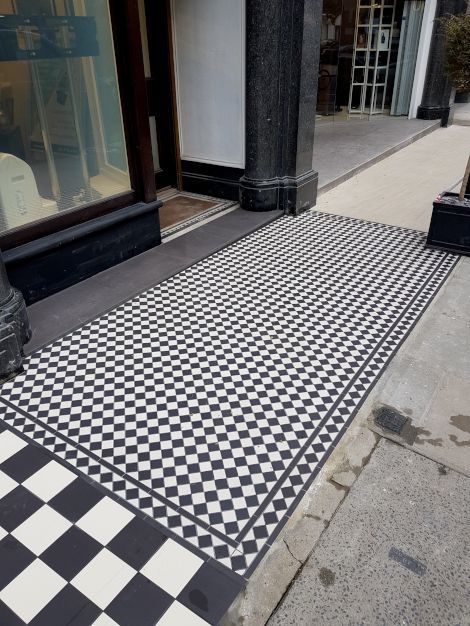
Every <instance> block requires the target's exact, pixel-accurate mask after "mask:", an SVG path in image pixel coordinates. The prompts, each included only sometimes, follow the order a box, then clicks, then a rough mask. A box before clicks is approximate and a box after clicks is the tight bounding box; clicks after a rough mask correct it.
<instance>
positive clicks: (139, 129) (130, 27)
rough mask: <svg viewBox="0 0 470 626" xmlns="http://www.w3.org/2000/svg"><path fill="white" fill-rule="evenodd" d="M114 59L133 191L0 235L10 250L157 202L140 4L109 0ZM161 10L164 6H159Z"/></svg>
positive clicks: (1, 243) (3, 246) (0, 243)
mask: <svg viewBox="0 0 470 626" xmlns="http://www.w3.org/2000/svg"><path fill="white" fill-rule="evenodd" d="M108 1H109V9H110V14H111V25H112V30H113V40H114V48H115V55H116V68H117V77H118V83H119V92H120V97H121V107H122V117H123V124H124V133H125V140H126V147H127V159H128V163H129V174H130V181H131V190H130V191H128V192H125V193H122V194H118V195H116V196H112V197H110V198H106V199H104V200H99V201H96V202H92V203H89V204H87V205H85V206H82V207H77V208H76V209H70V210H68V211H64V212H63V213H58V214H56V215H53V216H50V217H46V218H43V219H41V220H38V221H36V222H31V223H30V224H26V225H24V226H22V227H19V228H15V229H12V230H10V231H7V232H6V233H3V234H1V235H0V248H1V249H2V250H7V249H10V248H13V247H15V246H17V245H20V244H23V243H27V242H29V241H32V240H34V239H38V238H39V237H43V236H45V235H48V234H51V233H55V232H58V231H60V230H63V229H65V228H68V227H71V226H74V225H77V224H80V223H83V222H86V221H88V220H90V219H92V218H95V217H99V216H101V215H105V214H106V213H110V212H112V211H114V210H117V209H120V208H122V207H125V206H129V205H131V204H133V203H136V202H145V203H149V202H153V201H154V200H156V197H157V194H156V186H155V173H154V167H153V157H152V145H151V140H150V127H149V110H148V104H147V97H146V93H147V90H146V84H145V75H144V63H143V56H142V46H141V39H140V32H141V31H140V22H139V11H138V3H137V0H108ZM155 4H160V2H155Z"/></svg>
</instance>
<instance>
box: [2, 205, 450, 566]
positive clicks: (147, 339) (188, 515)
mask: <svg viewBox="0 0 470 626" xmlns="http://www.w3.org/2000/svg"><path fill="white" fill-rule="evenodd" d="M424 242H425V238H424V235H423V234H422V233H418V232H415V231H411V230H407V229H402V228H397V227H393V226H386V225H382V224H376V223H372V222H363V221H360V220H354V219H350V218H344V217H338V216H332V215H327V214H321V213H318V212H307V213H306V214H304V215H302V216H300V217H296V218H290V217H284V218H282V219H280V220H277V221H276V222H274V223H272V224H270V225H268V226H266V227H264V228H263V229H261V230H259V231H257V232H256V233H254V234H252V235H250V236H249V237H246V238H245V239H243V240H241V241H239V242H237V243H235V244H233V245H231V246H230V247H228V248H226V249H225V250H222V251H221V252H219V253H217V254H215V255H213V256H211V257H209V258H207V259H205V260H204V261H201V262H200V263H197V264H196V265H194V266H192V267H190V268H189V269H187V270H185V271H183V272H181V273H180V274H178V275H176V276H174V277H173V278H171V279H169V280H167V281H165V282H164V283H162V284H160V285H157V286H156V287H154V288H153V289H150V290H149V291H146V292H144V293H142V294H140V295H139V296H137V297H136V298H133V299H132V300H129V301H128V302H126V303H125V304H123V305H121V306H120V307H118V308H116V309H114V310H112V311H110V312H109V313H107V314H105V315H103V316H101V317H100V318H98V319H96V320H94V321H93V322H91V323H89V324H87V325H86V326H83V327H82V328H80V329H79V330H77V331H75V332H73V333H71V334H69V335H67V336H66V337H64V338H63V339H61V340H58V341H56V342H55V343H53V344H51V345H50V346H48V347H46V348H44V349H42V350H41V351H39V352H37V353H35V354H34V355H32V356H31V357H29V358H28V359H27V361H26V371H25V373H24V374H22V375H20V376H18V377H17V378H16V379H15V380H14V381H12V382H10V383H7V384H6V385H4V386H3V388H2V400H3V403H4V405H5V406H4V408H3V414H4V415H3V417H4V419H5V420H7V421H9V422H10V423H12V424H13V425H14V426H15V427H16V428H19V429H20V430H21V431H22V432H23V433H24V434H26V435H28V436H30V437H32V438H33V439H35V440H36V441H39V442H40V443H41V444H42V445H44V446H45V447H47V448H48V449H49V450H51V451H52V452H54V453H55V454H58V455H59V456H61V458H63V459H64V460H67V461H68V462H69V463H71V464H72V465H74V466H75V467H77V468H78V469H80V470H81V471H82V472H84V473H85V474H88V475H89V476H91V477H92V478H94V479H95V480H96V481H98V482H100V483H101V484H102V485H103V486H105V487H107V488H108V489H110V490H111V491H113V492H114V493H116V494H117V495H119V496H121V497H122V498H124V499H125V500H127V501H128V502H130V503H131V504H132V505H133V506H135V507H137V508H138V509H140V510H142V511H143V512H144V513H145V514H147V515H150V516H152V517H153V518H154V519H155V520H156V521H158V522H159V523H161V524H162V525H163V526H164V527H166V528H169V529H170V530H171V532H172V533H174V534H175V535H177V536H179V537H181V538H182V539H184V540H185V541H187V542H189V543H190V544H192V546H194V548H196V549H197V550H199V551H202V552H204V553H205V554H206V555H209V556H211V557H213V558H215V559H217V560H219V561H220V562H221V563H222V564H224V565H227V566H228V567H230V568H231V569H232V570H234V571H236V572H238V573H240V574H243V575H249V574H250V572H251V571H252V569H253V568H254V567H255V566H256V564H257V562H258V561H259V558H260V557H261V555H262V554H263V553H264V551H265V550H266V548H267V546H269V545H270V543H271V542H272V541H273V539H274V538H275V535H276V534H277V533H278V532H279V530H280V527H282V523H283V521H285V520H286V519H287V517H288V515H289V514H290V512H291V511H292V509H293V507H295V505H296V504H297V503H298V501H299V499H300V498H301V497H302V495H303V494H304V493H305V489H306V488H307V487H308V485H309V484H310V483H311V481H312V479H313V477H314V476H315V474H316V473H317V472H318V470H319V469H320V467H321V466H322V464H323V463H324V462H325V460H326V458H327V457H328V455H329V454H330V453H331V451H332V450H333V448H334V446H335V445H336V444H337V442H338V440H339V438H340V437H341V435H342V434H343V432H344V430H345V428H346V427H347V425H348V423H349V422H350V420H351V419H352V417H353V416H354V414H355V412H356V410H357V408H358V406H359V405H360V404H361V402H362V401H363V400H364V398H365V397H366V395H367V393H368V392H369V391H370V389H371V387H372V386H373V384H374V383H375V381H376V380H377V378H378V376H379V375H380V373H381V372H382V371H383V369H384V367H386V365H387V363H388V362H389V361H390V359H391V358H392V356H393V354H394V353H395V351H396V350H397V349H398V347H399V346H400V344H401V342H402V341H403V339H404V338H405V337H406V335H407V334H408V333H409V331H410V329H411V328H412V327H413V325H414V323H415V322H416V321H417V319H418V318H419V316H420V315H421V314H422V312H423V311H424V310H425V308H426V306H427V305H428V304H429V302H430V301H431V300H432V298H433V296H434V295H435V294H436V292H437V290H438V289H439V287H440V285H441V284H442V282H443V281H444V280H445V279H446V277H447V276H448V274H449V272H450V271H451V270H452V268H453V267H454V265H455V263H456V257H454V256H453V255H449V254H446V253H444V252H441V251H436V250H429V249H426V248H425V246H424Z"/></svg>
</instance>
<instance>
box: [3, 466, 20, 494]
mask: <svg viewBox="0 0 470 626" xmlns="http://www.w3.org/2000/svg"><path fill="white" fill-rule="evenodd" d="M17 486H18V483H17V482H16V480H13V478H10V477H9V476H7V474H5V473H4V472H2V471H0V498H3V497H4V496H6V495H7V493H10V491H13V489H14V488H15V487H17Z"/></svg>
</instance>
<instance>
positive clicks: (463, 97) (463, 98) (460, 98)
mask: <svg viewBox="0 0 470 626" xmlns="http://www.w3.org/2000/svg"><path fill="white" fill-rule="evenodd" d="M454 102H455V104H463V103H466V102H470V94H469V93H464V92H463V91H457V93H456V94H455V100H454Z"/></svg>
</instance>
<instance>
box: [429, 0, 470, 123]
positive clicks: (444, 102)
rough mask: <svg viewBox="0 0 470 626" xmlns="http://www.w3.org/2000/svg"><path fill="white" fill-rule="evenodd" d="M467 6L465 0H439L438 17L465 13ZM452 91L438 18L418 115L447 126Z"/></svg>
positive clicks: (441, 27) (437, 6)
mask: <svg viewBox="0 0 470 626" xmlns="http://www.w3.org/2000/svg"><path fill="white" fill-rule="evenodd" d="M465 6H466V3H465V0H437V5H436V18H441V17H444V16H446V15H449V14H450V15H458V14H459V13H464V12H465ZM451 91H452V85H451V83H450V81H449V79H448V78H447V76H446V75H445V73H444V33H443V25H442V23H441V22H440V21H439V19H436V20H435V22H434V28H433V33H432V37H431V43H430V47H429V57H428V65H427V69H426V80H425V83H424V90H423V99H422V102H421V106H419V107H418V113H417V117H418V118H419V119H422V120H439V119H441V120H442V124H443V125H444V126H445V125H446V124H447V120H448V118H449V112H450V95H451Z"/></svg>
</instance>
